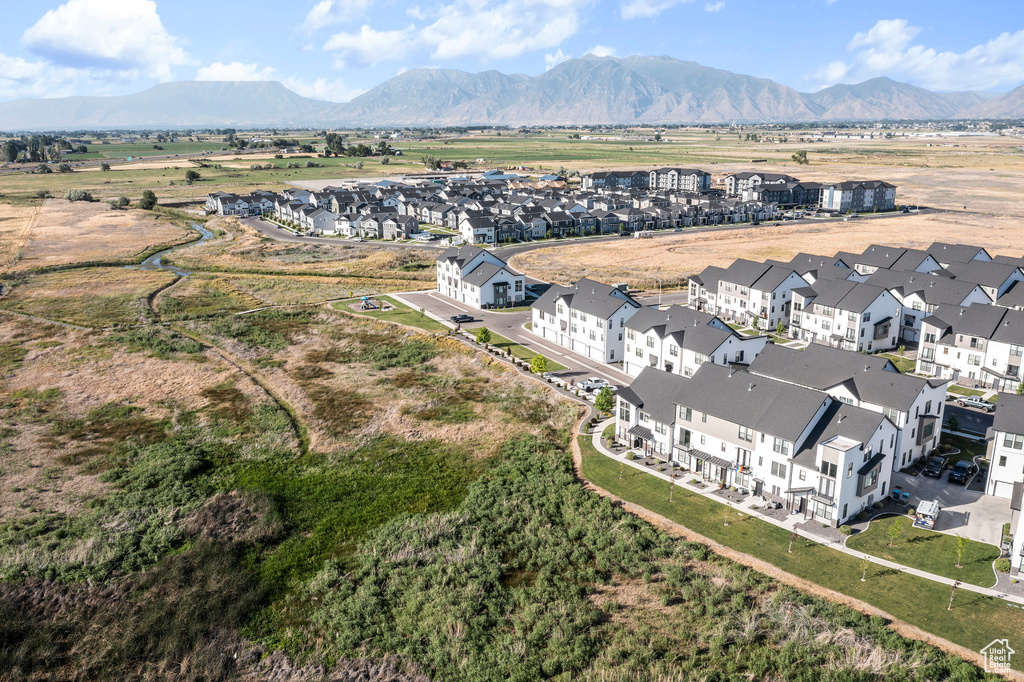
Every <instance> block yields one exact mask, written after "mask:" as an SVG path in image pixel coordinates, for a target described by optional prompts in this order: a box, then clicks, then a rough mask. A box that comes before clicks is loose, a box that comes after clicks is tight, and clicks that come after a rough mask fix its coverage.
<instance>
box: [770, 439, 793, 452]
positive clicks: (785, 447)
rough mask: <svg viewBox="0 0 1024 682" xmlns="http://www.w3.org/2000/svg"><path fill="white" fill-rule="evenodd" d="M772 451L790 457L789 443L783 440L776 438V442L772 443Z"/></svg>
mask: <svg viewBox="0 0 1024 682" xmlns="http://www.w3.org/2000/svg"><path fill="white" fill-rule="evenodd" d="M772 450H773V451H775V452H778V453H779V454H783V455H787V456H788V455H789V443H787V442H786V441H784V440H782V439H781V438H776V439H775V441H774V442H773V443H772Z"/></svg>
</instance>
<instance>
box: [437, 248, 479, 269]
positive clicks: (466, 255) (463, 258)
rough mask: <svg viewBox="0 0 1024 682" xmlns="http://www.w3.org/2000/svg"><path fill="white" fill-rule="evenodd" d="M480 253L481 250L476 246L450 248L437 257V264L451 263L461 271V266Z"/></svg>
mask: <svg viewBox="0 0 1024 682" xmlns="http://www.w3.org/2000/svg"><path fill="white" fill-rule="evenodd" d="M482 252H483V249H481V248H480V247H478V246H463V247H460V248H456V247H454V246H451V247H448V248H447V249H445V250H444V251H443V252H442V253H441V255H440V256H438V257H437V260H438V261H439V262H441V261H451V262H452V263H454V264H455V265H457V266H458V267H459V268H460V269H461V268H462V266H463V265H465V264H466V263H468V262H469V261H471V260H473V259H474V258H476V257H477V256H478V255H480V253H482Z"/></svg>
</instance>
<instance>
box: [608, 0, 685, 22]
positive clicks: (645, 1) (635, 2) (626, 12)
mask: <svg viewBox="0 0 1024 682" xmlns="http://www.w3.org/2000/svg"><path fill="white" fill-rule="evenodd" d="M687 2H693V0H629V2H626V3H625V4H623V5H622V6H621V7H620V9H619V12H620V14H621V15H622V18H623V19H642V18H645V17H656V16H658V15H659V14H661V13H662V12H664V11H665V10H667V9H670V8H672V7H675V6H676V5H681V4H683V3H687Z"/></svg>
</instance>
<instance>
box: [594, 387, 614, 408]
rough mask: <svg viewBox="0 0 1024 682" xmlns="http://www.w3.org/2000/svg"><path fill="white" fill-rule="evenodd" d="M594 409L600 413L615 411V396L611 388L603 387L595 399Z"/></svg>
mask: <svg viewBox="0 0 1024 682" xmlns="http://www.w3.org/2000/svg"><path fill="white" fill-rule="evenodd" d="M594 407H595V408H597V411H598V412H611V411H612V410H614V409H615V394H614V393H612V389H611V388H610V387H609V386H602V387H601V390H600V391H598V392H597V397H596V398H594Z"/></svg>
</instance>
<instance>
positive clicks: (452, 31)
mask: <svg viewBox="0 0 1024 682" xmlns="http://www.w3.org/2000/svg"><path fill="white" fill-rule="evenodd" d="M590 2H591V0H501V1H499V2H486V0H456V1H455V2H453V3H452V4H450V5H446V6H444V7H442V8H441V9H440V10H439V13H438V18H437V20H436V21H435V22H434V23H433V24H430V25H429V26H426V27H424V28H423V29H422V30H421V31H420V40H421V41H422V43H423V44H424V45H426V46H428V47H430V48H431V50H432V52H431V56H432V57H433V58H434V59H456V58H459V57H477V58H479V59H481V60H484V61H488V60H493V59H507V58H511V57H518V56H520V55H522V54H525V53H527V52H534V51H537V50H543V49H549V48H555V47H558V46H559V45H561V44H562V42H564V41H565V40H566V39H567V38H569V37H570V36H572V35H574V34H575V33H576V31H577V30H578V29H579V24H580V10H581V9H582V8H583V7H585V6H587V5H588V4H590Z"/></svg>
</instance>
